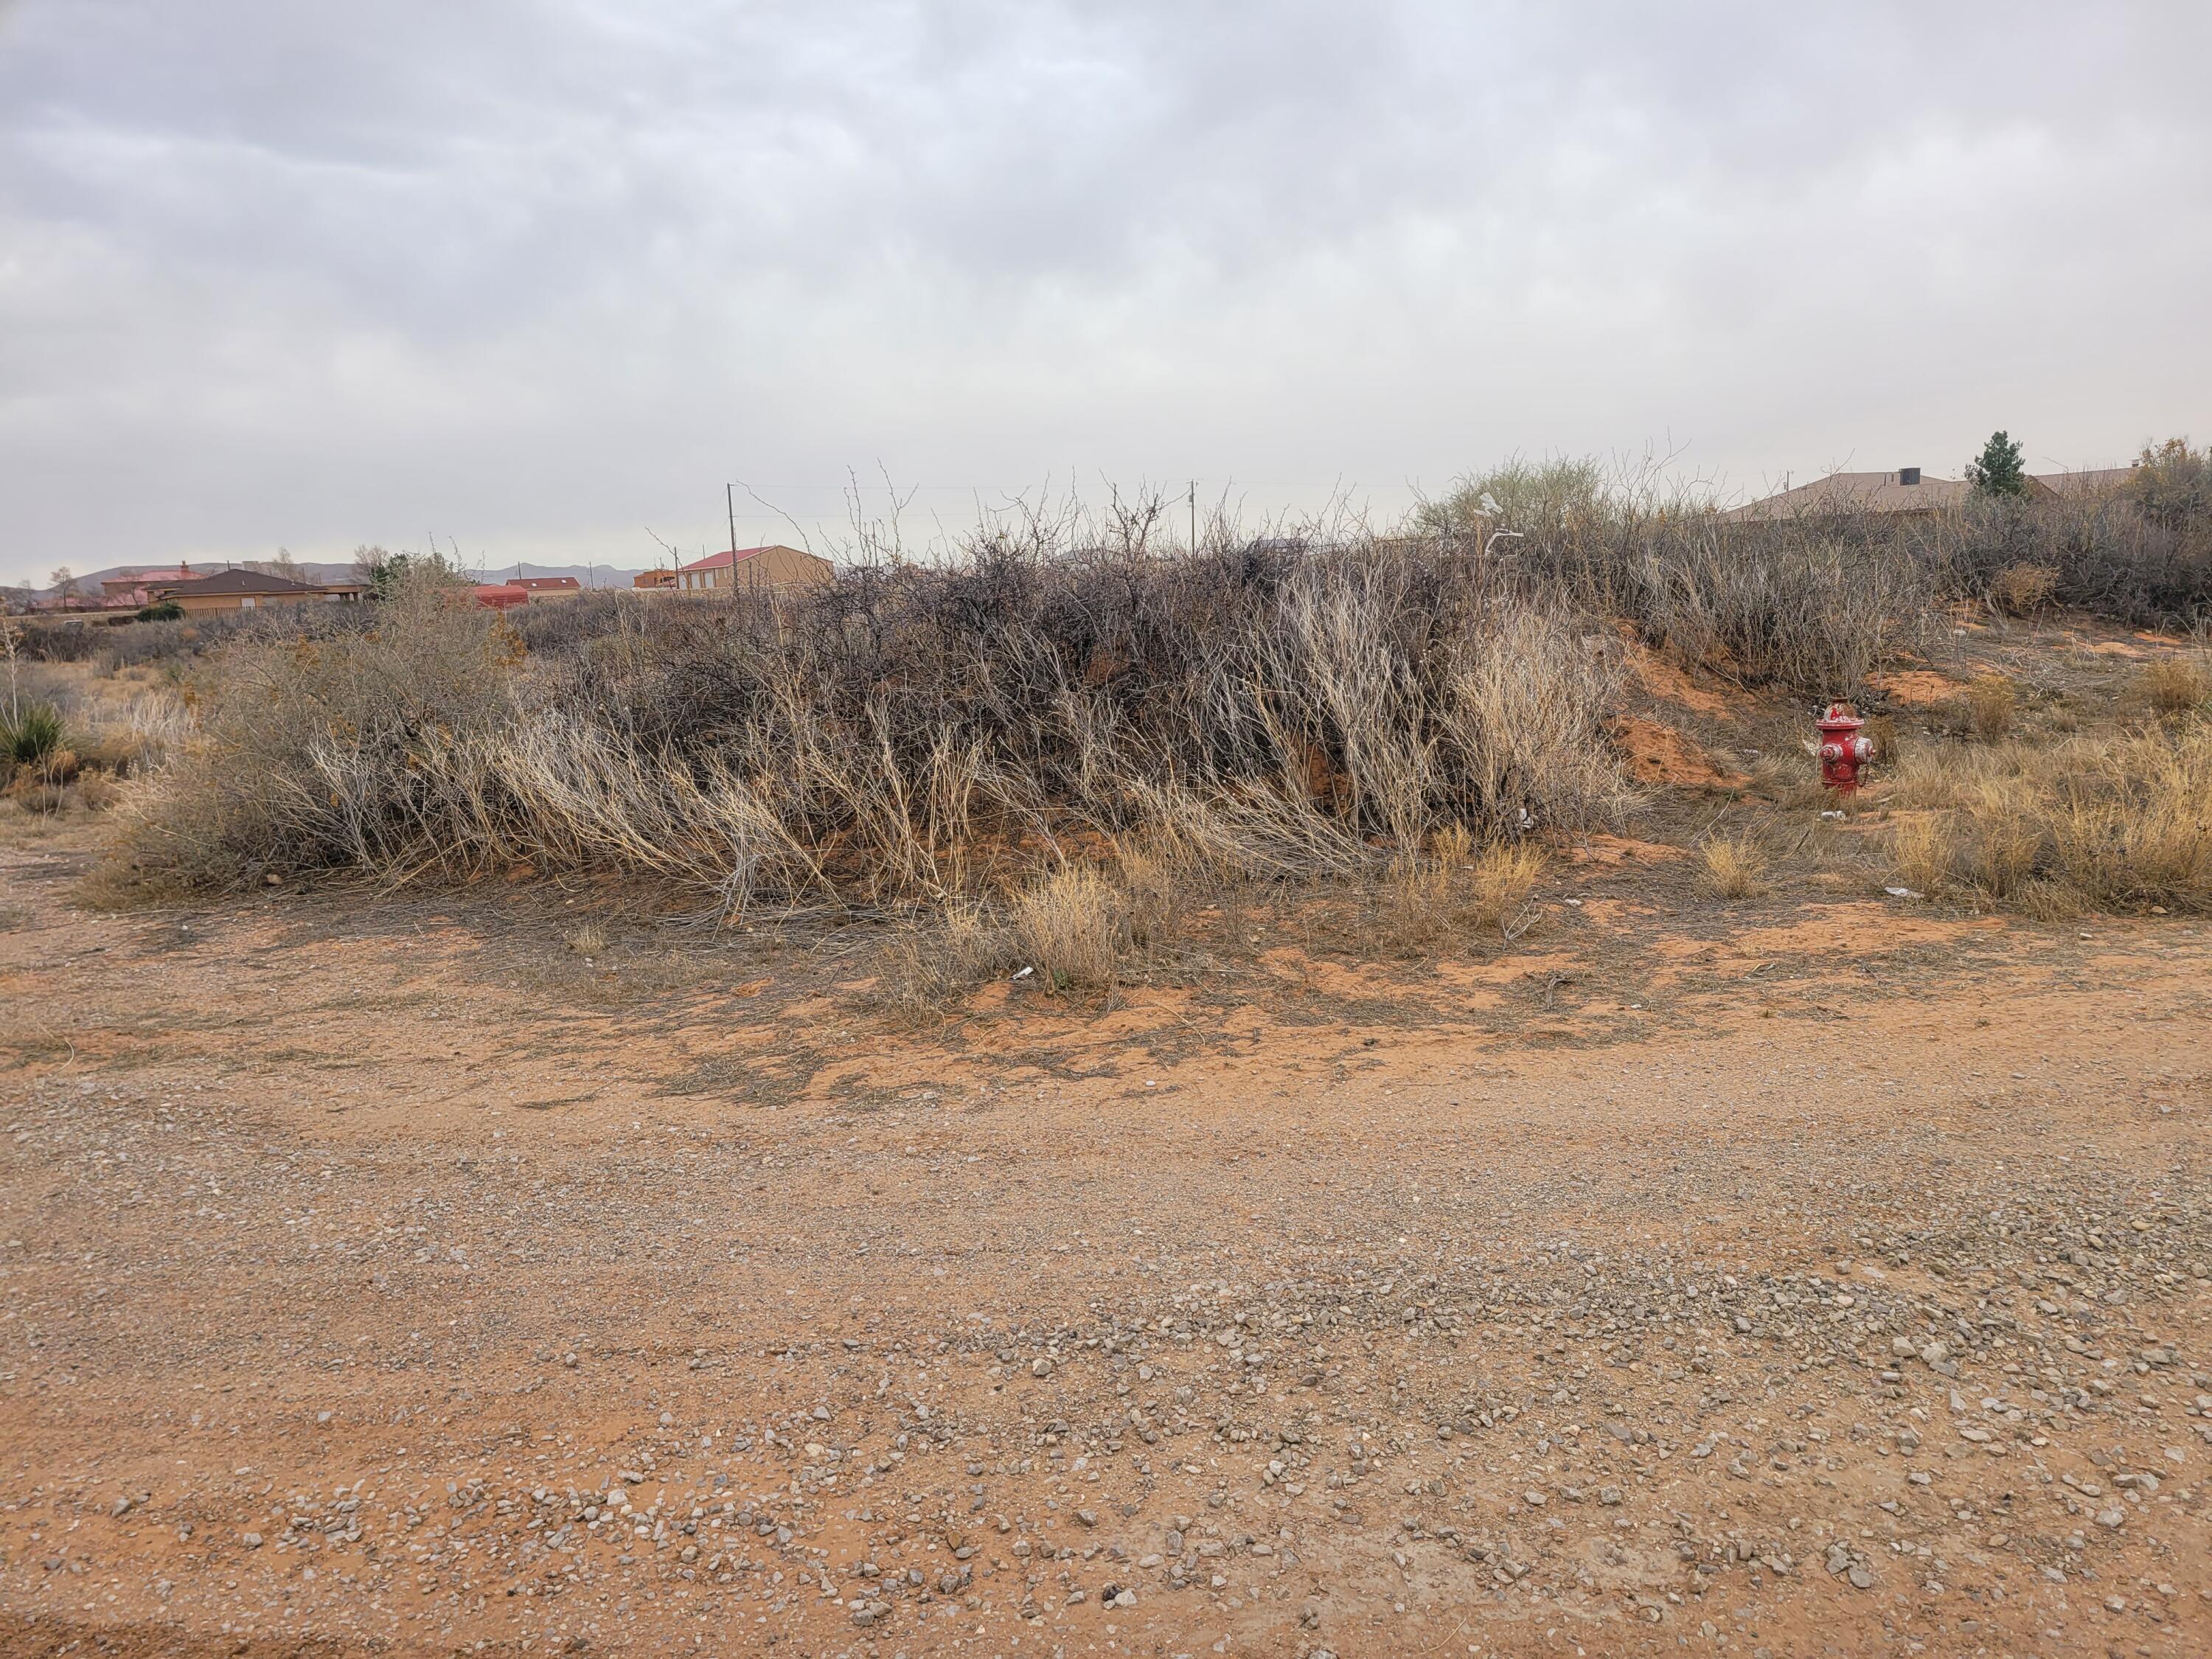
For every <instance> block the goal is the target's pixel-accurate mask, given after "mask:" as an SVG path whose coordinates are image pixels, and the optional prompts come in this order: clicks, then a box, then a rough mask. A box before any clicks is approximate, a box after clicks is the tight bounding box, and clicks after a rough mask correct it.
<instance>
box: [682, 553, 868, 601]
mask: <svg viewBox="0 0 2212 1659" xmlns="http://www.w3.org/2000/svg"><path fill="white" fill-rule="evenodd" d="M835 577H836V568H835V567H834V566H832V565H831V564H830V562H829V560H827V559H824V558H819V557H817V556H815V555H814V554H811V553H802V552H800V551H799V549H797V548H795V547H775V546H771V547H741V548H738V549H737V550H735V551H734V552H728V553H709V554H708V556H706V557H705V558H703V559H695V560H693V561H692V562H690V564H687V565H685V566H684V567H683V568H681V569H680V570H678V572H677V573H676V586H677V589H678V592H684V593H731V592H740V591H746V590H755V591H757V590H759V589H763V588H768V589H775V588H790V587H820V586H824V585H826V584H827V583H829V581H830V580H833V579H834V578H835Z"/></svg>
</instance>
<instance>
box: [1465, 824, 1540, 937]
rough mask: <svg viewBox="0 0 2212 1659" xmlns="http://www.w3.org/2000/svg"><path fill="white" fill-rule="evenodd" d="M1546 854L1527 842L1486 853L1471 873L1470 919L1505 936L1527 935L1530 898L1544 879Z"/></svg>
mask: <svg viewBox="0 0 2212 1659" xmlns="http://www.w3.org/2000/svg"><path fill="white" fill-rule="evenodd" d="M1544 863H1545V860H1544V853H1543V849H1542V848H1539V847H1535V846H1533V845H1531V844H1530V843H1528V842H1510V843H1506V844H1502V845H1498V846H1494V847H1491V848H1486V849H1485V851H1484V852H1483V854H1482V855H1481V857H1480V858H1479V859H1477V860H1475V861H1474V864H1473V865H1472V866H1470V867H1469V869H1468V880H1467V910H1466V915H1467V919H1468V922H1469V923H1470V924H1471V925H1472V926H1474V927H1476V928H1478V929H1480V930H1481V931H1483V932H1486V933H1497V934H1499V935H1501V936H1504V935H1505V934H1508V933H1511V934H1516V935H1517V934H1518V933H1522V932H1524V931H1526V923H1527V921H1528V899H1529V895H1530V894H1532V893H1533V892H1534V891H1535V889H1536V884H1537V883H1538V882H1539V881H1541V880H1542V879H1543V877H1544Z"/></svg>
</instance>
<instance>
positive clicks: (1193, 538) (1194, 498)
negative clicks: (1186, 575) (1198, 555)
mask: <svg viewBox="0 0 2212 1659" xmlns="http://www.w3.org/2000/svg"><path fill="white" fill-rule="evenodd" d="M1190 550H1191V551H1192V552H1194V553H1195V552H1197V551H1198V480H1197V479H1195V478H1193V479H1192V480H1191V481H1190Z"/></svg>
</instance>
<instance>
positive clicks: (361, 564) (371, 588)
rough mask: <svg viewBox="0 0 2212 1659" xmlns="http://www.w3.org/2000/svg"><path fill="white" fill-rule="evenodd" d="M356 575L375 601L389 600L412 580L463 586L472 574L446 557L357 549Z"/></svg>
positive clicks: (432, 554)
mask: <svg viewBox="0 0 2212 1659" xmlns="http://www.w3.org/2000/svg"><path fill="white" fill-rule="evenodd" d="M353 575H354V580H356V581H358V582H365V583H367V584H368V597H369V598H370V599H391V598H392V596H393V595H394V594H396V593H397V592H398V591H399V589H400V587H401V586H402V585H403V584H404V583H406V582H407V581H409V580H410V579H419V580H423V581H426V582H431V583H435V584H440V585H445V586H464V585H465V584H466V583H467V582H468V580H469V575H468V573H467V572H466V571H465V570H463V569H462V568H460V566H459V565H458V564H456V563H455V562H453V560H451V559H449V558H447V556H445V555H444V554H442V553H438V552H430V553H388V552H386V550H384V549H382V548H380V547H357V548H356V549H354V553H353Z"/></svg>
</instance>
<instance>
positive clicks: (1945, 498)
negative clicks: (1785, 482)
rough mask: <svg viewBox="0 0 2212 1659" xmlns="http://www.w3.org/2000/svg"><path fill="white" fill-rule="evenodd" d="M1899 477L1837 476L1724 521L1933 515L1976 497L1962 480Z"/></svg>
mask: <svg viewBox="0 0 2212 1659" xmlns="http://www.w3.org/2000/svg"><path fill="white" fill-rule="evenodd" d="M1898 477H1899V475H1898V474H1897V473H1894V472H1831V473H1830V474H1829V475H1828V476H1827V477H1825V478H1816V479H1814V481H1813V482H1812V483H1808V484H1799V485H1797V486H1796V488H1795V489H1785V490H1784V491H1782V492H1781V493H1780V494H1779V495H1769V496H1768V497H1767V498H1766V499H1765V501H1753V502H1752V503H1750V504H1749V505H1748V506H1747V507H1736V508H1735V509H1734V510H1733V511H1730V512H1728V513H1723V514H1722V515H1721V516H1722V517H1723V518H1725V519H1796V518H1821V517H1825V516H1827V515H1829V514H1832V513H1933V512H1935V511H1936V510H1937V509H1938V508H1940V507H1956V506H1958V505H1959V504H1960V502H1961V501H1965V500H1966V498H1967V497H1968V496H1969V495H1972V494H1973V493H1974V487H1973V485H1972V484H1970V483H1962V482H1961V481H1960V480H1959V479H1957V478H1931V477H1928V475H1927V474H1926V473H1923V474H1921V475H1920V482H1919V483H1899V482H1898Z"/></svg>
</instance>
